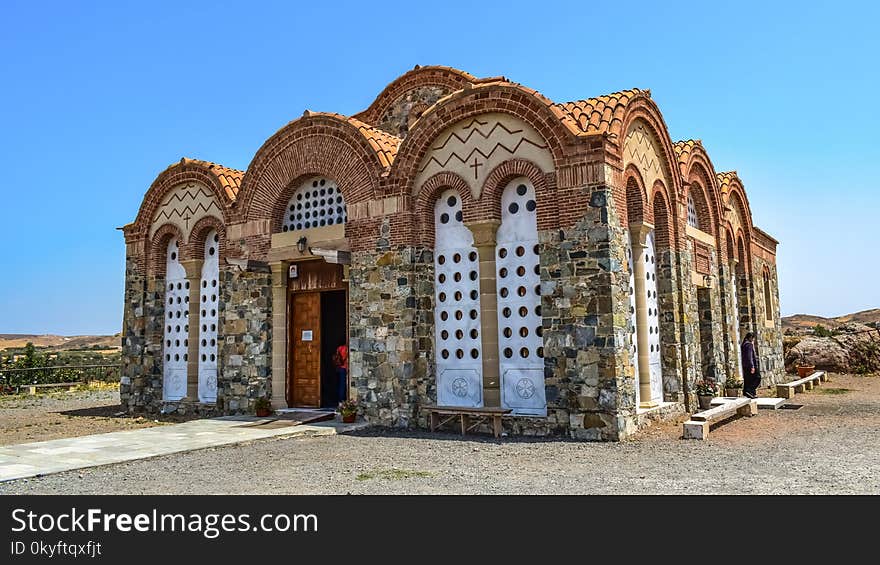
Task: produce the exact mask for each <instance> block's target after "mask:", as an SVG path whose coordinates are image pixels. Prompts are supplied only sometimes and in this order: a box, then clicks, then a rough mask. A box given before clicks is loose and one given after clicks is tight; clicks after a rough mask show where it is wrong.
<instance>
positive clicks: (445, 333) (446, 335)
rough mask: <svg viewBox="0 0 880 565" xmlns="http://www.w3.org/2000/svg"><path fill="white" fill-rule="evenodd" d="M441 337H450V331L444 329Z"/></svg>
mask: <svg viewBox="0 0 880 565" xmlns="http://www.w3.org/2000/svg"><path fill="white" fill-rule="evenodd" d="M440 339H444V340H445V339H449V332H448V331H446V330H443V331H442V332H440Z"/></svg>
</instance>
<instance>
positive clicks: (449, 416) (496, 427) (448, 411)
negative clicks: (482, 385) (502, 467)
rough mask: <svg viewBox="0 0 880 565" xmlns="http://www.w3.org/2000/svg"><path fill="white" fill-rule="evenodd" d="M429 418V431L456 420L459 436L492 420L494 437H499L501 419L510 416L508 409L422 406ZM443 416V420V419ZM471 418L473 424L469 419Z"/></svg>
mask: <svg viewBox="0 0 880 565" xmlns="http://www.w3.org/2000/svg"><path fill="white" fill-rule="evenodd" d="M421 409H422V410H424V411H425V412H427V413H428V414H429V416H430V418H431V431H432V432H433V431H434V430H436V429H437V428H439V427H440V426H442V425H444V424H446V423H447V422H450V421H452V420H454V419H456V418H459V419H460V421H461V435H465V434H466V433H467V432H469V431H471V430H473V429H475V428H477V427H478V426H479V425H480V424H481V423H483V422H486V421H488V420H490V419H491V420H492V430H493V432H494V434H495V437H501V417H502V416H504V415H505V414H510V413H511V412H512V410H511V409H510V408H501V407H500V406H499V407H497V408H485V407H480V408H468V407H466V406H422V408H421ZM443 416H445V418H443ZM472 418H473V420H474V421H473V423H472V422H471V419H472Z"/></svg>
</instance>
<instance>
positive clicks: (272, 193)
mask: <svg viewBox="0 0 880 565" xmlns="http://www.w3.org/2000/svg"><path fill="white" fill-rule="evenodd" d="M384 172H385V168H384V167H383V166H382V163H381V162H380V160H379V157H378V156H377V154H376V150H374V149H373V148H372V147H371V145H370V143H369V141H368V140H367V139H366V138H365V137H364V135H363V134H362V133H361V132H360V131H359V130H358V128H357V127H355V126H354V125H352V124H351V123H350V122H348V121H347V119H345V118H344V117H342V116H337V115H332V114H317V115H308V116H304V117H302V118H300V119H298V120H295V121H293V122H290V123H289V124H287V125H286V126H284V127H283V128H281V129H280V130H279V131H278V132H277V133H276V134H275V135H273V136H272V137H270V138H269V139H268V140H267V141H266V142H265V143H264V144H263V146H262V147H260V149H259V150H258V151H257V153H256V155H254V158H253V160H252V161H251V164H250V166H249V167H248V169H247V171H246V172H245V175H244V178H243V179H242V185H241V191H240V192H239V195H238V204H237V208H238V209H239V210H238V213H237V219H239V220H240V221H251V220H270V221H273V222H274V221H275V220H276V218H275V216H277V215H278V214H277V213H276V211H277V210H278V202H279V199H281V198H283V195H284V194H285V193H286V191H289V190H290V186H291V184H292V183H296V182H297V181H301V180H302V179H304V178H306V177H307V176H325V177H327V178H332V179H333V180H334V181H336V183H337V185H338V186H339V190H340V191H341V192H342V195H343V197H344V198H345V202H346V204H347V205H351V204H355V203H357V202H362V201H366V200H370V199H372V198H374V197H375V196H376V194H378V192H379V179H380V177H382V175H383V173H384ZM288 198H289V197H288ZM284 204H285V205H286V202H284ZM279 222H280V221H279ZM278 225H280V223H279V224H278Z"/></svg>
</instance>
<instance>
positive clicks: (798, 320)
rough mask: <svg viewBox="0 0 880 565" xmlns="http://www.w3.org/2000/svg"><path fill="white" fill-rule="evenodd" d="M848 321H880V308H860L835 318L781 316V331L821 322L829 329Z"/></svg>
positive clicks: (798, 315) (802, 315)
mask: <svg viewBox="0 0 880 565" xmlns="http://www.w3.org/2000/svg"><path fill="white" fill-rule="evenodd" d="M849 322H858V323H859V324H867V323H871V322H874V323H876V322H880V308H873V309H871V310H862V311H861V312H856V313H854V314H844V315H843V316H837V317H836V318H823V317H822V316H813V315H810V314H795V315H794V316H786V317H784V318H782V331H785V330H787V329H792V330H795V331H797V330H808V329H813V328H814V327H815V326H816V324H822V325H823V326H825V327H826V328H828V329H829V330H831V329H835V328H837V327H839V326H841V325H843V324H847V323H849Z"/></svg>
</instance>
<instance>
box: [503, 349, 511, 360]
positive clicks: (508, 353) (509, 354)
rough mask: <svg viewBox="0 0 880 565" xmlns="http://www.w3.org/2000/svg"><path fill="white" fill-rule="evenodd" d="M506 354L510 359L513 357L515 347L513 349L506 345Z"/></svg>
mask: <svg viewBox="0 0 880 565" xmlns="http://www.w3.org/2000/svg"><path fill="white" fill-rule="evenodd" d="M504 356H505V357H506V358H507V359H510V358H511V357H513V349H511V348H509V347H505V348H504Z"/></svg>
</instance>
